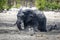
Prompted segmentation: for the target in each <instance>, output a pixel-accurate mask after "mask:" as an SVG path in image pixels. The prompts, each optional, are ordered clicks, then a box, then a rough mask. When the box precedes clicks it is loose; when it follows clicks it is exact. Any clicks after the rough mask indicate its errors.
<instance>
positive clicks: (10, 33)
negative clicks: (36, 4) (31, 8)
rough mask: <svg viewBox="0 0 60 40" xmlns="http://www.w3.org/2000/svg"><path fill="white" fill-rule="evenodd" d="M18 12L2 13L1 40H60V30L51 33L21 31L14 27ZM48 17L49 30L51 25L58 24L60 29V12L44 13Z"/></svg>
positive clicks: (0, 16)
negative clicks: (32, 33)
mask: <svg viewBox="0 0 60 40" xmlns="http://www.w3.org/2000/svg"><path fill="white" fill-rule="evenodd" d="M16 14H17V12H16V11H15V12H7V13H0V40H60V30H52V31H50V32H36V34H34V35H30V34H31V32H25V31H19V30H18V28H17V26H16V25H15V26H12V25H13V24H14V23H15V22H16V19H17V18H16ZM44 14H45V15H46V17H47V28H49V25H54V24H57V27H58V28H59V29H60V12H51V11H49V12H44Z"/></svg>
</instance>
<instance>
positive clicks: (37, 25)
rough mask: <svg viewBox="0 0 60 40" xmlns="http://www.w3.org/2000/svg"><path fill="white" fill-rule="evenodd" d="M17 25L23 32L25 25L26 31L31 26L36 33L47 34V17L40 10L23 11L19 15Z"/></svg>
mask: <svg viewBox="0 0 60 40" xmlns="http://www.w3.org/2000/svg"><path fill="white" fill-rule="evenodd" d="M16 23H17V27H18V29H19V30H22V28H21V23H23V24H24V29H27V28H28V27H29V26H30V27H33V30H34V31H38V30H39V31H41V32H46V17H45V15H44V14H43V13H41V12H40V11H39V10H31V9H27V10H22V9H21V10H20V11H19V12H18V14H17V22H16Z"/></svg>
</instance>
